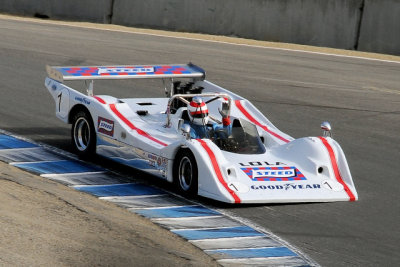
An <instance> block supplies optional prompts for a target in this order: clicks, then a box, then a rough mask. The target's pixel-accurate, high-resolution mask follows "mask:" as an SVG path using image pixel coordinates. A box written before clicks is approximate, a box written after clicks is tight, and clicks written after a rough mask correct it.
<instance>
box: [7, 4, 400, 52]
mask: <svg viewBox="0 0 400 267" xmlns="http://www.w3.org/2000/svg"><path fill="white" fill-rule="evenodd" d="M0 12H2V13H10V14H17V15H24V16H39V17H49V18H52V19H66V20H81V21H92V22H101V23H114V24H121V25H127V26H138V27H145V28H156V29H168V30H175V31H187V32H201V33H209V34H218V35H228V36H238V37H243V38H251V39H258V40H267V41H277V42H287V43H297V44H308V45H316V46H327V47H335V48H343V49H357V50H362V51H371V52H380V53H389V54H395V55H400V0H145V1H143V0H0Z"/></svg>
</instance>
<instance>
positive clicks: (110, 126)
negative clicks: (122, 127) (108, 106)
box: [97, 117, 114, 136]
mask: <svg viewBox="0 0 400 267" xmlns="http://www.w3.org/2000/svg"><path fill="white" fill-rule="evenodd" d="M97 131H98V132H99V133H103V134H106V135H109V136H114V121H112V120H109V119H106V118H103V117H99V119H98V122H97Z"/></svg>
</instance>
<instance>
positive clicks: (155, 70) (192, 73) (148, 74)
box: [46, 63, 206, 82]
mask: <svg viewBox="0 0 400 267" xmlns="http://www.w3.org/2000/svg"><path fill="white" fill-rule="evenodd" d="M46 70H47V74H48V77H49V78H51V79H53V80H56V81H59V82H63V81H76V80H99V79H103V80H104V79H106V80H107V79H108V80H109V79H137V78H156V79H157V78H197V79H200V80H204V79H205V76H206V73H205V71H204V70H203V69H202V68H200V67H198V66H196V65H194V64H192V63H189V64H174V65H129V66H92V67H81V66H77V67H55V66H46Z"/></svg>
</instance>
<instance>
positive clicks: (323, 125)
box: [321, 121, 332, 137]
mask: <svg viewBox="0 0 400 267" xmlns="http://www.w3.org/2000/svg"><path fill="white" fill-rule="evenodd" d="M321 129H322V131H323V136H324V137H327V136H329V137H332V133H331V130H332V127H331V124H330V123H329V122H327V121H324V122H323V123H321Z"/></svg>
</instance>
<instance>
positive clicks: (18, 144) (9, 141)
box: [0, 134, 38, 149]
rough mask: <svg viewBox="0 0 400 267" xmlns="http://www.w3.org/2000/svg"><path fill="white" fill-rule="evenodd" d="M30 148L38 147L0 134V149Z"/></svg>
mask: <svg viewBox="0 0 400 267" xmlns="http://www.w3.org/2000/svg"><path fill="white" fill-rule="evenodd" d="M31 147H38V146H37V145H35V144H32V143H29V142H26V141H23V140H21V139H17V138H15V137H12V136H9V135H5V134H0V149H10V148H31Z"/></svg>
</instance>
